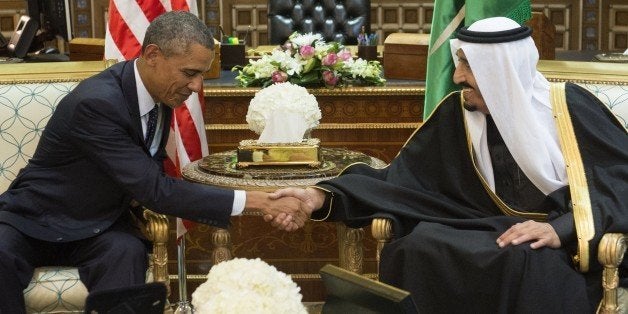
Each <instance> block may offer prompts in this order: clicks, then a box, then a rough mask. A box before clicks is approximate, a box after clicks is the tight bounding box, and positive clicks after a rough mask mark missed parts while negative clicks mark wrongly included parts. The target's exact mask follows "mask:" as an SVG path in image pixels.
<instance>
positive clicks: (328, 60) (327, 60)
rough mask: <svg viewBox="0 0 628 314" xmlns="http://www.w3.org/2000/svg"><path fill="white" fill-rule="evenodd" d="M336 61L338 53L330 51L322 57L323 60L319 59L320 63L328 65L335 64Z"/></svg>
mask: <svg viewBox="0 0 628 314" xmlns="http://www.w3.org/2000/svg"><path fill="white" fill-rule="evenodd" d="M337 61H338V55H336V54H335V53H333V52H331V53H329V54H328V55H326V56H325V57H323V60H321V63H323V65H326V66H329V65H334V64H336V62H337Z"/></svg>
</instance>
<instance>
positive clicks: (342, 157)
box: [182, 148, 386, 192]
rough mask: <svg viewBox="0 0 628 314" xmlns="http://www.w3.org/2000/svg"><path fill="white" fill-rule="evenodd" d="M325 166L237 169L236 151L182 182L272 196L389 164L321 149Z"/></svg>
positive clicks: (188, 171)
mask: <svg viewBox="0 0 628 314" xmlns="http://www.w3.org/2000/svg"><path fill="white" fill-rule="evenodd" d="M321 155H322V159H323V163H322V165H321V166H320V167H310V166H249V167H247V168H241V169H239V168H236V162H237V160H236V151H235V150H231V151H226V152H220V153H215V154H211V155H209V156H206V157H204V158H203V159H200V160H197V161H195V162H192V163H190V164H188V165H187V166H185V167H184V168H183V171H182V175H183V178H184V179H186V180H188V181H192V182H198V183H203V184H208V185H212V186H217V187H224V188H230V189H243V190H261V191H267V192H271V191H274V190H276V189H279V188H283V187H306V186H311V185H314V184H316V183H318V182H319V181H322V180H326V179H331V178H333V177H335V176H337V175H338V174H339V173H340V172H341V171H342V170H343V169H345V168H346V167H347V166H349V165H351V164H354V163H366V164H368V165H370V166H371V167H374V168H382V167H384V166H386V163H385V162H383V161H382V160H380V159H377V158H375V157H371V156H368V155H366V154H363V153H360V152H356V151H351V150H347V149H341V148H321Z"/></svg>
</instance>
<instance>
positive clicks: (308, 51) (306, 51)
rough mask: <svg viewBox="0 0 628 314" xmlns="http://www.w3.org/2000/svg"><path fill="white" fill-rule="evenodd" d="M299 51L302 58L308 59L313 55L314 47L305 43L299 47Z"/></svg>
mask: <svg viewBox="0 0 628 314" xmlns="http://www.w3.org/2000/svg"><path fill="white" fill-rule="evenodd" d="M299 53H300V54H301V57H303V59H309V58H311V57H312V56H314V47H312V46H310V45H305V46H303V47H301V48H300V49H299Z"/></svg>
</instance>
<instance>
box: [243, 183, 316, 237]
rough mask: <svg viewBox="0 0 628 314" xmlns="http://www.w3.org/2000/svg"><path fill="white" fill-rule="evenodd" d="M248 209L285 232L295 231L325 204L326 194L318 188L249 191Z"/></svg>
mask: <svg viewBox="0 0 628 314" xmlns="http://www.w3.org/2000/svg"><path fill="white" fill-rule="evenodd" d="M246 199H247V201H246V203H247V204H246V206H245V208H247V209H256V210H259V211H261V212H262V213H263V214H264V221H266V222H270V224H271V225H272V226H273V227H275V228H277V229H279V230H284V231H295V230H297V229H299V228H301V227H303V225H304V224H305V221H307V220H308V219H309V218H310V216H311V215H312V212H313V211H315V210H317V209H319V208H321V207H322V206H323V203H324V202H325V192H324V191H323V190H319V189H316V188H305V189H303V188H285V189H280V190H277V191H275V192H273V193H265V192H258V191H248V192H247V197H246Z"/></svg>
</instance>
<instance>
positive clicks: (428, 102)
mask: <svg viewBox="0 0 628 314" xmlns="http://www.w3.org/2000/svg"><path fill="white" fill-rule="evenodd" d="M531 15H532V12H531V5H530V0H469V1H465V0H435V2H434V13H433V15H432V30H431V32H430V46H429V53H428V57H427V76H426V81H425V107H424V110H423V119H427V117H429V115H430V114H431V113H432V110H434V107H436V105H437V104H438V103H439V102H440V100H441V99H442V98H443V97H445V96H446V95H447V94H449V93H451V92H452V91H454V90H456V89H458V88H457V87H456V85H455V84H454V83H453V81H452V76H453V74H454V62H453V59H452V57H451V50H450V48H449V39H451V38H453V36H454V35H455V33H456V31H457V30H458V28H460V27H462V26H469V25H471V24H472V23H473V22H475V21H477V20H481V19H484V18H488V17H494V16H505V17H508V18H511V19H513V20H515V21H517V22H518V23H519V24H524V23H525V22H526V21H528V20H529V19H530V17H531Z"/></svg>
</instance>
